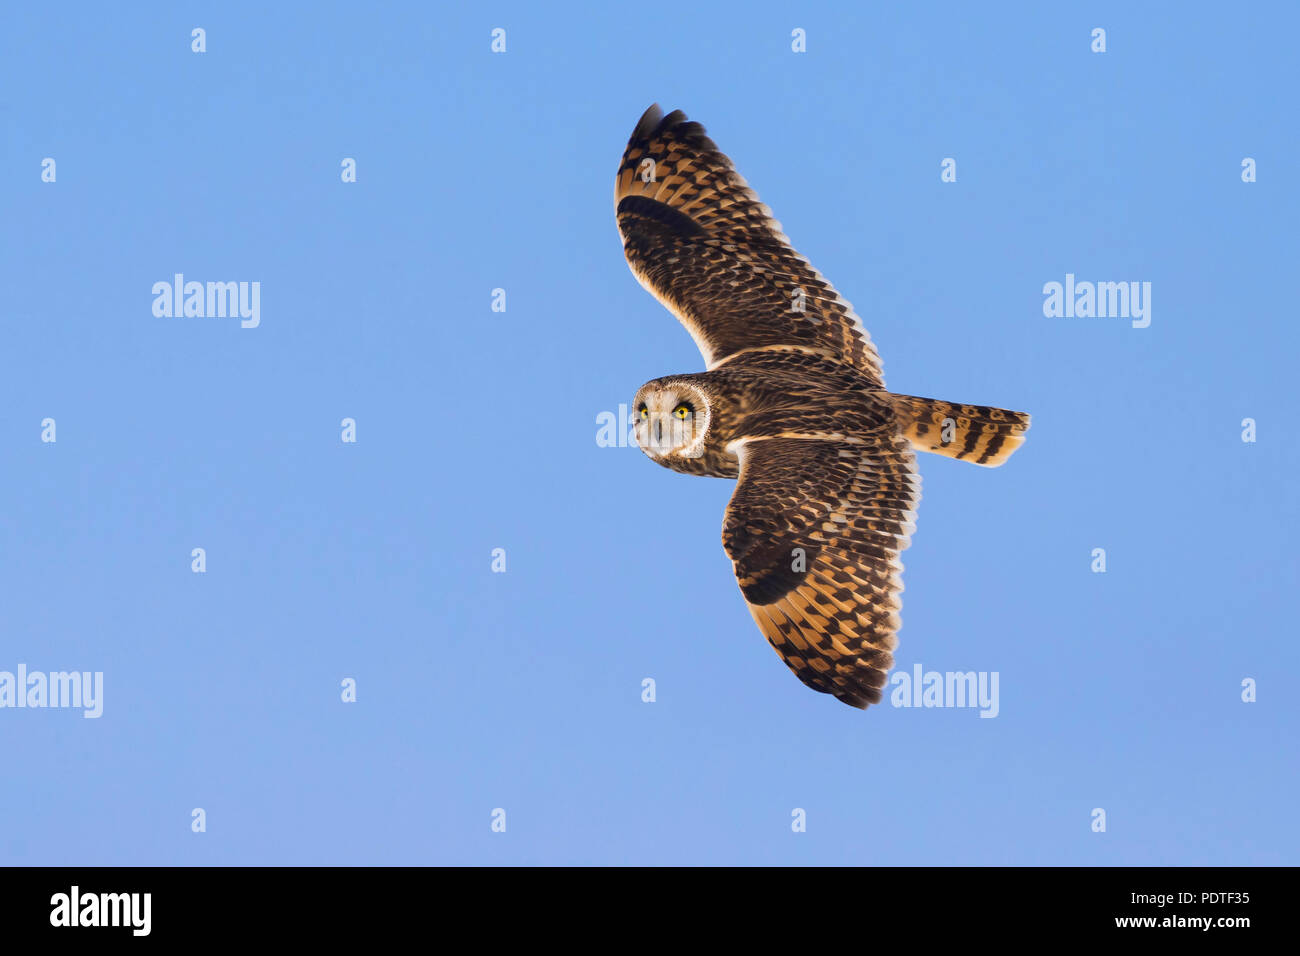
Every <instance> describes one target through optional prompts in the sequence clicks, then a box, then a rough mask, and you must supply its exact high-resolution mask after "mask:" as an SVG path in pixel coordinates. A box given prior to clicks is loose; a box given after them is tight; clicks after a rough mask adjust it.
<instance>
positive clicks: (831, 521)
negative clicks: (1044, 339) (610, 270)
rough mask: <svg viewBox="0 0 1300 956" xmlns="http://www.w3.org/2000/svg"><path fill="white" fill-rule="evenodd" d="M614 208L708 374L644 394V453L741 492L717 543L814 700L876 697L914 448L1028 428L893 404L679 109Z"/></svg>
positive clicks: (1012, 435) (869, 349)
mask: <svg viewBox="0 0 1300 956" xmlns="http://www.w3.org/2000/svg"><path fill="white" fill-rule="evenodd" d="M614 201H615V208H616V211H617V215H618V226H619V231H620V233H621V234H622V237H623V246H624V252H625V253H626V255H627V260H628V263H629V265H630V266H631V267H632V271H633V273H634V274H635V275H636V276H637V278H638V279H639V280H640V281H641V283H642V284H643V285H644V286H645V287H646V288H647V289H648V290H649V291H650V292H651V293H653V294H654V295H655V296H656V297H657V298H658V299H659V300H660V301H661V302H662V303H663V304H664V305H665V306H667V307H668V308H669V310H671V311H672V312H673V313H674V314H675V315H677V317H678V318H679V319H680V320H681V321H682V324H683V325H685V326H686V328H687V330H688V331H690V333H691V335H692V337H694V339H695V341H696V344H697V345H698V346H699V347H700V351H701V353H703V355H704V360H705V363H706V365H707V371H705V372H701V373H697V374H688V375H673V376H668V377H665V378H661V379H656V380H654V381H652V382H648V383H647V384H646V385H643V386H642V387H641V389H640V390H639V391H638V392H637V396H636V399H635V401H634V406H633V408H634V414H635V415H636V416H637V424H636V435H637V441H638V444H640V446H641V447H642V449H643V450H644V451H645V452H646V454H648V455H649V456H650V457H651V458H653V459H654V460H655V461H657V462H658V463H659V464H661V465H664V466H665V467H667V468H671V469H673V470H675V471H681V472H685V473H687V474H696V475H709V476H713V477H720V478H737V477H738V478H739V482H738V483H737V485H736V491H735V494H734V495H733V496H732V499H731V503H730V504H729V505H728V506H727V512H726V516H725V518H724V520H723V527H722V541H723V546H724V547H725V548H726V550H727V554H728V555H730V557H731V559H732V562H733V564H734V566H735V570H736V577H737V579H738V581H739V583H740V589H741V593H742V594H743V595H744V597H745V600H746V602H748V604H749V609H750V613H751V614H752V616H753V618H754V620H755V622H756V623H757V624H758V627H759V629H760V630H761V631H762V632H763V634H764V635H765V636H766V637H767V639H768V640H769V641H770V642H771V644H772V646H773V647H774V648H775V649H776V651H777V653H778V654H779V655H780V656H781V658H782V660H784V661H785V662H786V664H787V665H788V666H789V667H790V669H791V670H793V671H794V672H795V674H796V675H797V676H798V677H799V679H800V680H802V681H803V682H804V683H805V684H807V685H808V686H809V687H812V688H813V689H815V690H818V691H822V692H824V693H828V694H833V695H834V696H836V697H837V698H839V699H840V700H842V701H844V702H845V703H847V704H851V705H852V706H855V707H866V706H867V705H869V704H872V703H877V702H878V701H879V700H880V698H881V688H882V687H883V686H884V685H885V682H886V680H887V677H888V672H889V668H890V667H891V666H892V664H893V657H892V655H891V653H890V651H891V650H892V648H893V647H894V645H895V633H896V632H897V630H898V627H899V618H898V611H899V609H900V607H901V602H900V600H899V597H898V594H899V592H900V591H901V590H902V583H901V581H900V579H899V574H900V572H901V571H902V565H901V564H900V563H899V560H898V555H899V552H901V551H902V550H903V549H904V548H906V547H907V545H908V542H909V540H910V535H911V532H912V530H913V528H914V527H915V525H914V520H915V510H916V504H917V502H918V501H919V500H920V485H921V479H920V477H919V476H918V475H917V474H916V468H915V459H914V456H913V449H920V450H923V451H932V452H936V453H938V454H942V455H947V456H949V457H953V458H958V459H961V460H965V461H972V462H975V463H976V464H982V465H989V466H994V465H1000V464H1001V463H1002V462H1003V461H1005V460H1006V459H1007V458H1008V457H1009V456H1010V454H1011V452H1012V451H1014V450H1015V448H1016V447H1018V446H1019V445H1020V443H1021V442H1022V441H1023V435H1024V432H1025V430H1026V429H1028V427H1029V416H1028V415H1025V414H1023V413H1020V412H1009V411H1005V410H1003V409H997V408H988V407H985V406H976V405H956V404H952V403H948V402H941V401H936V400H933V399H925V398H917V397H915V396H910V395H898V394H894V393H891V392H888V391H886V390H885V382H884V376H883V375H882V373H881V366H880V358H879V356H877V354H876V351H875V348H874V347H873V346H872V344H871V339H870V337H869V336H868V335H867V332H866V330H865V329H864V328H863V327H862V323H861V321H860V320H859V319H858V317H857V315H856V314H854V312H853V309H852V307H851V306H850V305H849V304H848V303H847V302H846V301H844V299H842V298H841V297H840V296H839V294H838V293H837V292H836V291H835V290H834V288H833V287H832V286H831V285H830V283H828V282H827V281H826V280H825V279H824V278H823V277H822V276H821V274H820V273H818V272H817V271H816V270H815V269H813V267H812V266H811V265H809V264H808V262H807V260H805V259H804V258H803V257H801V256H800V255H799V254H798V253H797V252H795V251H794V249H793V248H792V247H791V246H790V243H789V240H787V239H786V237H785V236H784V235H782V233H781V227H780V224H779V223H777V222H776V221H775V220H774V219H772V216H771V213H770V211H769V210H768V209H767V207H766V206H764V205H763V204H762V203H760V202H759V201H758V197H757V196H756V195H755V194H754V192H753V191H752V190H751V189H749V187H748V186H747V185H746V183H745V181H744V179H742V178H741V177H740V175H739V174H738V173H736V171H735V170H734V169H733V168H732V165H731V161H730V160H729V159H727V157H726V156H724V155H723V154H722V153H721V152H719V151H718V148H717V146H715V145H714V143H713V141H712V140H710V139H709V138H708V137H707V136H706V135H705V133H704V128H703V127H702V126H700V124H698V123H692V122H689V121H687V120H686V117H685V116H684V115H683V114H682V113H681V112H675V113H671V114H669V115H668V116H663V114H662V113H661V112H660V110H659V108H658V107H657V106H654V107H651V108H650V109H649V110H648V111H647V112H646V114H645V115H644V116H643V117H642V118H641V121H640V122H639V123H638V124H637V127H636V130H635V131H634V132H633V134H632V139H631V141H630V142H629V143H628V146H627V150H626V152H625V153H624V154H623V160H622V163H621V164H620V166H619V171H618V178H617V181H616V187H615V199H614Z"/></svg>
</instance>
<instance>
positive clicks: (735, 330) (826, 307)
mask: <svg viewBox="0 0 1300 956" xmlns="http://www.w3.org/2000/svg"><path fill="white" fill-rule="evenodd" d="M614 206H615V210H616V212H617V215H618V228H619V232H620V233H621V234H622V236H623V251H624V254H625V255H626V256H627V261H628V264H629V265H630V266H631V267H632V272H633V274H635V275H636V277H637V279H638V280H640V282H641V284H642V285H643V286H645V287H646V289H648V290H649V291H650V293H651V294H653V295H654V296H655V297H656V298H658V299H659V301H660V302H662V303H663V304H664V305H665V306H666V307H667V308H668V310H669V311H671V312H672V313H673V314H674V315H676V316H677V318H678V319H680V320H681V322H682V324H683V325H685V326H686V329H687V331H689V332H690V333H691V336H692V337H693V338H694V339H695V344H696V345H698V346H699V348H700V352H701V353H703V355H704V360H705V362H706V363H707V365H708V367H709V368H713V367H715V366H716V365H717V364H718V363H720V362H721V361H722V360H723V359H725V358H727V357H728V356H731V355H734V354H735V353H737V352H740V351H743V350H746V349H757V348H764V347H782V346H785V347H796V348H802V349H805V350H809V351H816V352H819V353H822V354H825V355H826V356H828V357H831V358H834V359H837V360H839V361H844V362H847V363H849V364H851V365H853V366H854V367H856V368H857V369H858V370H860V371H862V372H863V373H865V374H866V375H868V376H870V378H871V379H872V380H873V381H874V382H876V383H877V384H879V385H881V386H883V385H884V378H883V376H882V374H881V368H880V357H879V356H878V355H877V354H876V350H875V347H874V346H873V345H872V344H871V337H870V336H869V335H868V334H867V331H866V329H865V328H863V326H862V320H861V319H859V318H858V316H857V315H856V314H855V313H854V311H853V307H852V306H851V305H849V303H848V302H846V301H845V300H844V299H843V298H841V297H840V295H839V293H837V292H836V291H835V289H834V288H833V287H832V286H831V284H830V283H829V282H827V281H826V279H825V278H823V277H822V274H821V273H820V272H818V271H817V270H816V269H814V268H813V267H812V266H811V265H810V264H809V262H808V260H807V259H805V258H804V257H803V256H801V255H799V253H797V252H795V251H794V249H793V248H792V247H791V245H790V240H788V239H787V238H786V237H785V235H784V234H783V233H782V232H781V224H780V223H779V222H777V221H776V220H775V219H773V218H772V213H771V210H769V209H768V208H767V207H766V206H764V205H763V204H762V203H761V202H759V199H758V196H757V195H755V194H754V191H753V190H752V189H750V188H749V186H748V185H747V184H746V182H745V180H744V178H743V177H741V175H740V174H739V173H737V172H736V170H735V169H734V168H733V167H732V165H731V160H730V159H728V158H727V157H726V156H724V155H723V154H722V153H721V152H719V151H718V147H717V146H715V145H714V143H713V140H711V139H709V138H708V136H706V135H705V134H704V127H703V126H701V125H700V124H699V123H693V122H688V121H687V119H686V116H685V114H683V113H682V112H681V111H680V110H678V111H676V112H674V113H669V114H668V115H667V116H664V115H663V113H662V111H661V110H660V109H659V107H658V105H657V104H656V105H655V106H652V107H650V109H648V110H646V113H645V115H644V116H642V117H641V121H640V122H639V123H637V127H636V130H635V131H634V132H633V133H632V138H631V140H630V141H629V142H628V144H627V149H626V151H624V153H623V161H622V163H621V164H620V165H619V168H618V179H617V182H616V186H615V190H614Z"/></svg>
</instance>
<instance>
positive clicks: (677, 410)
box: [673, 405, 691, 419]
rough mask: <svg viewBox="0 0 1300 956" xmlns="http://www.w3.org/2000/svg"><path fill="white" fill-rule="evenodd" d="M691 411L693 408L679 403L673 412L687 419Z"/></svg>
mask: <svg viewBox="0 0 1300 956" xmlns="http://www.w3.org/2000/svg"><path fill="white" fill-rule="evenodd" d="M690 413H691V410H690V409H689V408H687V407H686V406H685V405H678V406H677V407H676V408H674V409H673V414H674V415H676V416H677V417H678V418H681V419H685V418H686V416H687V415H689V414H690Z"/></svg>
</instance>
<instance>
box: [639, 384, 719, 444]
mask: <svg viewBox="0 0 1300 956" xmlns="http://www.w3.org/2000/svg"><path fill="white" fill-rule="evenodd" d="M632 416H633V422H634V424H635V428H634V431H635V434H636V443H637V444H638V445H640V446H641V450H642V451H643V452H645V453H646V454H647V455H649V456H650V457H651V458H653V459H655V460H656V461H658V462H660V463H661V464H662V463H665V462H666V460H671V459H674V458H698V457H700V455H702V454H704V437H705V434H706V433H707V432H708V430H709V400H708V397H707V396H706V395H705V394H704V392H703V391H701V390H700V389H699V387H697V386H696V385H694V384H693V383H691V382H688V381H685V380H683V379H680V378H657V379H655V380H654V381H653V382H646V383H645V384H644V385H642V386H641V388H640V389H639V390H638V391H637V393H636V398H635V399H633V401H632Z"/></svg>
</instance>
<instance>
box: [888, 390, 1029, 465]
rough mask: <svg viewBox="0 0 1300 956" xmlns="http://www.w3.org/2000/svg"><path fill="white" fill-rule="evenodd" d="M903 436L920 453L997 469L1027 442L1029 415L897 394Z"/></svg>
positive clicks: (894, 398) (891, 397)
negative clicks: (923, 452)
mask: <svg viewBox="0 0 1300 956" xmlns="http://www.w3.org/2000/svg"><path fill="white" fill-rule="evenodd" d="M889 397H890V400H891V401H892V402H893V404H894V411H895V412H896V413H897V415H898V419H899V423H900V424H901V425H902V426H903V436H904V437H905V438H906V439H907V440H908V441H910V442H911V443H912V447H913V448H915V449H916V450H917V451H928V452H933V453H934V454H936V455H944V456H945V457H947V458H956V459H957V460H959V461H969V462H973V463H974V464H976V465H984V466H986V467H988V468H996V467H997V466H998V465H1000V464H1002V463H1003V462H1004V461H1006V460H1007V459H1008V458H1010V457H1011V453H1012V452H1014V451H1015V450H1016V449H1017V448H1019V447H1020V446H1021V444H1023V443H1024V440H1025V432H1027V431H1029V416H1028V415H1027V414H1025V413H1024V412H1012V411H1008V410H1006V409H1005V408H990V407H988V406H986V405H956V404H953V403H952V402H943V401H940V400H938V399H935V398H918V397H917V396H915V395H893V394H891V395H890V396H889Z"/></svg>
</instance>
